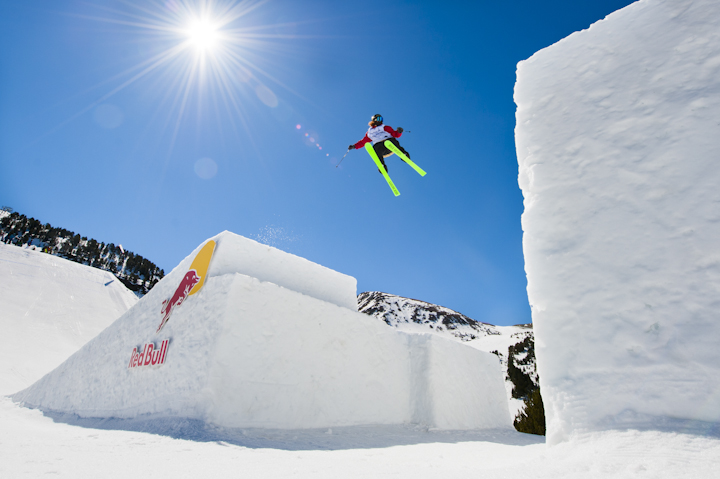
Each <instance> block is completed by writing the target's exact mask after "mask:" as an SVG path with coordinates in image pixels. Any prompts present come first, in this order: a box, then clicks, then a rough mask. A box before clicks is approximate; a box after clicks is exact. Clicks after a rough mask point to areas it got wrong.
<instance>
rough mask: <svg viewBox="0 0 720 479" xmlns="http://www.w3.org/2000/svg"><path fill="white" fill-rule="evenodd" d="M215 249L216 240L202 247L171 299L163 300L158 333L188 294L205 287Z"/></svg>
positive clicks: (190, 294)
mask: <svg viewBox="0 0 720 479" xmlns="http://www.w3.org/2000/svg"><path fill="white" fill-rule="evenodd" d="M214 251H215V241H213V240H210V241H208V242H207V243H205V245H204V246H203V247H202V248H201V249H200V252H198V254H197V255H196V256H195V259H193V262H192V264H191V265H190V269H189V270H188V272H187V273H185V276H184V277H183V279H182V281H180V285H178V287H177V289H176V290H175V293H173V295H172V296H171V297H170V299H166V300H165V301H163V303H162V308H161V309H160V314H162V319H161V320H160V326H158V328H157V331H155V333H156V334H157V333H159V332H160V330H161V329H162V328H163V326H165V323H167V322H168V320H169V319H170V315H171V314H172V312H173V311H174V310H175V308H177V307H178V306H180V305H181V304H183V302H184V301H185V300H186V299H187V297H188V296H192V295H193V294H195V293H197V292H198V291H200V289H201V288H202V287H203V285H204V284H205V277H206V276H207V272H208V268H209V267H210V260H211V259H212V255H213V252H214Z"/></svg>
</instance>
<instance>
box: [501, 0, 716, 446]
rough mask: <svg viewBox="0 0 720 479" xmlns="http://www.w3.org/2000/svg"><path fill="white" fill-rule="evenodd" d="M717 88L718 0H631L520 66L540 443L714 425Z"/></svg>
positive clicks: (520, 135) (519, 136)
mask: <svg viewBox="0 0 720 479" xmlns="http://www.w3.org/2000/svg"><path fill="white" fill-rule="evenodd" d="M718 79H720V2H717V1H712V0H695V1H690V0H645V1H640V2H637V3H634V4H632V5H630V6H628V7H626V8H624V9H622V10H619V11H617V12H615V13H613V14H611V15H609V16H608V17H607V18H606V19H605V20H602V21H600V22H597V23H595V24H594V25H592V26H591V27H590V28H589V29H588V30H584V31H582V32H577V33H574V34H572V35H570V36H569V37H567V38H565V39H564V40H562V41H560V42H558V43H557V44H555V45H552V46H551V47H549V48H546V49H544V50H541V51H539V52H537V53H536V54H535V55H533V56H532V57H531V58H530V59H528V60H526V61H523V62H521V63H520V64H519V65H518V72H517V84H516V87H515V102H516V103H517V126H516V130H515V138H516V146H517V155H518V161H519V166H520V170H519V171H520V174H519V183H520V187H521V188H522V191H523V195H524V198H525V200H524V201H525V212H524V214H523V216H522V225H523V231H524V238H523V247H524V253H525V264H526V272H527V278H528V295H529V299H530V304H531V305H532V314H533V324H534V326H535V338H536V354H537V363H538V373H539V375H540V386H541V390H542V395H543V399H544V404H545V410H546V416H547V421H548V441H549V442H550V443H553V442H558V441H561V440H564V439H565V438H567V437H569V436H570V435H571V434H572V433H574V432H580V431H583V430H598V429H606V428H613V427H618V426H620V427H624V426H627V425H634V426H639V427H650V428H652V427H656V426H657V425H659V424H675V425H679V424H682V423H683V420H693V421H706V422H709V423H710V424H707V426H711V425H712V424H713V423H717V422H718V421H720V348H718V346H717V339H718V337H720V249H718V241H719V240H720V188H719V187H718V185H720V134H719V127H718V124H719V123H718V122H719V121H720V120H719V119H720V81H719V80H718ZM672 418H674V420H673V419H672ZM669 419H670V421H668V420H669ZM677 419H679V420H680V421H677Z"/></svg>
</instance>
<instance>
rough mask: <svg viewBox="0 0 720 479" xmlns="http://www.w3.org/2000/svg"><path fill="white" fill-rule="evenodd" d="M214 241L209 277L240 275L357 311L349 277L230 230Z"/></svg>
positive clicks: (352, 283)
mask: <svg viewBox="0 0 720 479" xmlns="http://www.w3.org/2000/svg"><path fill="white" fill-rule="evenodd" d="M216 241H217V251H216V252H215V256H216V257H218V258H220V259H217V260H216V261H213V263H212V264H211V266H210V271H208V275H209V277H212V276H220V275H223V274H227V273H242V274H245V275H247V276H252V277H253V278H257V279H259V280H260V281H269V282H271V283H275V284H277V285H278V286H282V287H284V288H287V289H291V290H293V291H297V292H298V293H302V294H306V295H308V296H312V297H313V298H317V299H321V300H323V301H327V302H328V303H333V304H337V305H338V306H342V307H344V308H348V309H351V310H353V311H357V281H356V280H355V278H353V277H352V276H348V275H346V274H342V273H338V272H337V271H333V270H331V269H330V268H326V267H325V266H321V265H319V264H317V263H313V262H312V261H308V260H306V259H305V258H301V257H299V256H295V255H292V254H290V253H286V252H285V251H281V250H279V249H277V248H273V247H272V246H267V245H264V244H261V243H258V242H257V241H253V240H251V239H248V238H245V237H243V236H240V235H236V234H234V233H230V232H229V231H225V232H223V233H221V234H220V235H218V236H217V237H216ZM182 266H183V267H184V268H185V269H187V266H185V265H182Z"/></svg>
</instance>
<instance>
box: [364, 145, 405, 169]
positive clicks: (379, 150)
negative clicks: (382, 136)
mask: <svg viewBox="0 0 720 479" xmlns="http://www.w3.org/2000/svg"><path fill="white" fill-rule="evenodd" d="M386 141H389V142H390V143H392V144H393V145H395V147H396V148H397V149H398V150H400V151H402V152H403V154H404V155H405V156H407V157H408V158H410V153H408V152H407V151H405V148H403V147H402V146H400V142H398V141H397V138H388V139H387V140H382V141H378V142H377V143H375V144H374V145H373V150H375V154H376V155H377V156H378V158H379V159H380V162H381V163H382V164H383V166H384V167H385V171H388V167H387V165H386V164H385V158H384V157H385V155H392V151H390V150H388V149H387V147H386V146H385V145H384V143H385V142H386ZM401 159H402V158H401ZM403 161H405V160H403Z"/></svg>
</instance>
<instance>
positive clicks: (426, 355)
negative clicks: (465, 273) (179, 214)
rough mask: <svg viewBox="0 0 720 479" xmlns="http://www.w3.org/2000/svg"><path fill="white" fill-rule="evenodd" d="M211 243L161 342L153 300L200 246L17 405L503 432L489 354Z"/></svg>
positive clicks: (215, 419)
mask: <svg viewBox="0 0 720 479" xmlns="http://www.w3.org/2000/svg"><path fill="white" fill-rule="evenodd" d="M213 239H214V240H215V241H216V242H217V246H216V249H215V253H214V256H213V258H212V260H211V262H210V268H209V270H208V276H207V279H206V281H205V285H204V286H203V288H202V289H201V290H200V291H199V292H198V293H197V294H195V295H194V296H188V297H187V299H186V300H185V302H184V303H182V304H181V305H180V306H178V307H177V308H176V309H175V310H174V312H173V313H172V317H171V318H170V320H169V321H168V322H167V324H166V325H165V326H164V328H163V329H162V330H161V331H160V332H159V333H157V334H156V332H155V331H156V329H157V327H158V325H159V323H160V319H161V314H160V311H161V309H162V303H163V301H164V300H165V299H167V298H169V297H170V296H171V295H172V293H173V291H175V290H176V288H177V287H178V284H179V283H180V282H181V279H182V278H183V276H184V275H185V274H186V272H187V270H188V267H189V265H190V263H191V262H192V260H193V258H194V257H195V254H196V253H197V252H198V251H199V249H200V248H198V249H197V250H196V251H195V252H194V253H193V254H191V255H190V256H188V257H187V258H186V259H185V260H183V262H181V263H180V265H179V266H178V267H177V268H175V269H174V270H173V271H172V272H171V273H170V274H168V275H167V276H166V277H165V278H164V279H163V280H162V281H161V282H160V283H158V284H157V285H156V286H155V287H154V288H153V289H152V291H151V292H150V293H149V294H147V295H146V296H145V297H144V298H143V299H142V300H140V301H139V302H138V303H137V305H136V306H135V307H133V308H132V309H130V310H129V311H128V312H127V313H126V314H125V315H123V316H122V317H120V318H119V319H118V320H117V321H116V322H115V323H113V324H112V325H111V326H110V327H108V329H106V330H105V331H103V332H102V333H100V335H98V336H97V337H96V338H95V339H94V340H92V341H91V342H90V343H88V344H87V345H86V346H85V347H83V348H82V349H81V350H79V351H78V352H77V353H76V354H75V355H73V356H72V357H70V358H69V359H68V360H67V361H66V362H65V363H63V364H62V365H61V366H60V367H58V368H57V369H56V370H54V371H52V372H51V373H49V374H48V375H46V376H45V377H43V378H42V379H41V380H40V381H38V382H37V383H35V384H34V385H32V386H31V387H29V388H28V389H26V390H24V391H21V392H20V393H17V394H16V395H15V396H13V399H14V400H15V401H19V402H23V403H24V404H26V405H28V406H31V407H39V408H41V409H46V410H51V411H57V412H70V413H74V414H78V415H79V416H81V417H118V418H135V417H138V416H141V415H145V416H147V417H187V418H194V419H201V420H204V421H207V422H210V423H213V424H217V425H221V426H225V427H258V428H282V429H295V428H321V427H330V426H350V425H366V424H405V423H414V424H422V425H427V426H430V427H435V428H439V429H481V428H498V427H499V428H509V427H511V424H510V417H509V413H508V406H507V400H506V398H505V390H504V384H503V378H502V375H501V372H500V365H499V362H498V360H497V358H496V357H495V356H494V355H492V354H489V353H484V352H481V351H477V350H475V349H473V348H470V347H467V346H465V345H462V344H457V343H455V342H452V341H448V340H445V339H442V338H438V337H435V336H434V335H430V334H406V333H401V332H397V331H395V330H393V329H392V328H389V327H387V325H385V324H383V323H381V322H380V321H377V320H376V319H375V318H372V317H370V316H367V315H365V314H362V313H358V312H357V311H356V309H357V306H356V302H353V303H352V304H346V303H347V302H348V298H347V296H348V294H350V291H349V290H350V289H352V291H351V292H352V297H353V298H354V297H355V291H354V287H355V280H354V279H353V278H350V277H348V276H345V275H342V274H340V273H337V272H335V271H332V270H329V269H327V268H323V267H322V266H319V265H317V264H314V263H311V262H309V261H307V260H304V259H302V258H298V257H295V256H293V255H290V254H288V253H284V252H282V251H279V250H276V249H274V248H271V247H268V246H264V245H260V244H258V243H255V242H254V241H252V240H248V239H246V238H243V237H240V236H237V235H234V234H232V233H228V232H225V233H221V234H220V235H218V236H216V237H215V238H213ZM248 265H249V266H248ZM238 270H239V271H238ZM258 276H260V277H261V278H258ZM262 278H265V280H263V279H262ZM270 278H272V279H274V280H275V281H276V282H271V281H270V280H269V279H270ZM298 290H301V291H298ZM318 296H321V298H318ZM328 299H334V300H335V301H336V302H338V303H341V304H340V305H338V304H336V303H335V302H333V301H329V300H328ZM165 340H169V345H168V347H167V350H166V351H167V352H166V358H165V362H164V364H162V365H159V366H154V367H153V366H149V367H143V368H137V367H134V368H129V367H128V365H129V361H130V359H131V352H132V350H133V348H142V347H143V345H144V344H147V343H150V342H152V343H154V345H155V347H157V348H161V347H162V346H161V345H162V344H163V342H164V341H165ZM161 351H162V349H161Z"/></svg>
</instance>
